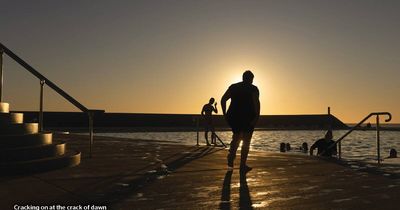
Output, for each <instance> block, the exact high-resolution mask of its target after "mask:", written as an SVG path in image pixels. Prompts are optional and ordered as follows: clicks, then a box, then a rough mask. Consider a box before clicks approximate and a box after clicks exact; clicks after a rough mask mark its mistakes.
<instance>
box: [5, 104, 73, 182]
mask: <svg viewBox="0 0 400 210" xmlns="http://www.w3.org/2000/svg"><path fill="white" fill-rule="evenodd" d="M23 118H24V116H23V113H10V111H9V104H8V103H3V102H0V176H1V175H10V174H29V173H35V172H41V171H47V170H52V169H58V168H63V167H71V166H76V165H79V163H80V161H81V153H80V152H78V151H67V150H66V143H65V142H53V135H52V133H50V132H39V128H38V123H24V122H23V121H24V120H23Z"/></svg>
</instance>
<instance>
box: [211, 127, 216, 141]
mask: <svg viewBox="0 0 400 210" xmlns="http://www.w3.org/2000/svg"><path fill="white" fill-rule="evenodd" d="M216 143H217V137H216V136H215V129H214V126H212V127H211V144H214V145H215V144H216Z"/></svg>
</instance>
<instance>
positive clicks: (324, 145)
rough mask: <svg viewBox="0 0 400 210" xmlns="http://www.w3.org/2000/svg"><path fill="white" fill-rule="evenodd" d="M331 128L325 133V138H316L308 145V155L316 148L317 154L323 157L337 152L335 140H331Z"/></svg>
mask: <svg viewBox="0 0 400 210" xmlns="http://www.w3.org/2000/svg"><path fill="white" fill-rule="evenodd" d="M332 138H333V136H332V130H328V131H327V132H326V134H325V138H323V139H319V140H317V141H316V142H315V143H314V144H313V145H312V146H311V147H310V155H311V156H312V155H313V153H314V149H315V148H317V149H318V151H317V155H319V156H324V157H332V155H336V154H337V148H336V144H335V141H333V140H332Z"/></svg>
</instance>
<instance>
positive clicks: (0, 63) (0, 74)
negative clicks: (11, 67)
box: [0, 48, 4, 102]
mask: <svg viewBox="0 0 400 210" xmlns="http://www.w3.org/2000/svg"><path fill="white" fill-rule="evenodd" d="M3 53H4V50H3V48H0V102H1V101H3Z"/></svg>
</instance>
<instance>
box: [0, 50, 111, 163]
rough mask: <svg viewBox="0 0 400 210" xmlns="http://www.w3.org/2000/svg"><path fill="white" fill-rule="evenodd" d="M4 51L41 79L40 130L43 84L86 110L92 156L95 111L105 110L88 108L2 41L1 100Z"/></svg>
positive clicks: (41, 127)
mask: <svg viewBox="0 0 400 210" xmlns="http://www.w3.org/2000/svg"><path fill="white" fill-rule="evenodd" d="M3 53H5V54H6V55H8V56H9V57H10V58H12V59H13V60H14V61H15V62H17V63H18V64H20V65H21V66H22V67H24V68H25V69H26V70H27V71H28V72H30V73H31V74H33V75H34V76H35V77H36V78H38V79H39V81H40V109H39V110H40V111H39V130H40V131H43V86H44V85H45V84H46V85H47V86H49V87H50V88H51V89H53V90H54V91H55V92H57V93H58V94H59V95H61V96H62V97H63V98H64V99H66V100H67V101H68V102H70V103H71V104H73V105H74V106H75V107H77V108H78V109H79V110H81V111H82V112H85V113H87V114H88V118H89V140H90V142H89V145H90V148H89V151H90V154H89V155H90V157H91V156H92V145H93V117H94V114H95V113H103V112H104V110H94V109H88V108H86V107H85V106H84V105H82V104H81V103H80V102H79V101H77V100H76V99H75V98H73V97H72V96H70V95H69V94H68V93H66V92H65V91H64V90H63V89H61V88H60V87H58V86H57V85H56V84H55V83H53V82H52V81H51V80H49V79H48V78H46V77H45V76H43V75H42V74H41V73H39V72H38V71H37V70H36V69H34V68H33V67H32V66H31V65H29V64H28V63H26V62H25V61H24V60H22V59H21V58H20V57H18V56H17V55H16V54H15V53H14V52H13V51H11V50H10V49H8V48H7V47H6V46H4V45H3V44H2V43H0V101H3Z"/></svg>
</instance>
